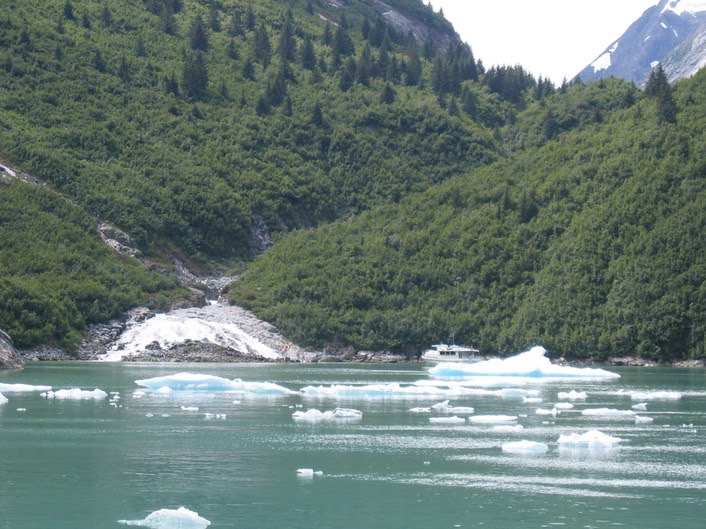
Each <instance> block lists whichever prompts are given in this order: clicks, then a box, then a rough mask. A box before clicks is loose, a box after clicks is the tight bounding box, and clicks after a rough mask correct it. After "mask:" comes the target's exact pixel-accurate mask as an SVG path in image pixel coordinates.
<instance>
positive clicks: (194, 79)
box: [181, 51, 208, 100]
mask: <svg viewBox="0 0 706 529" xmlns="http://www.w3.org/2000/svg"><path fill="white" fill-rule="evenodd" d="M181 86H182V88H183V90H184V96H186V97H188V98H191V99H196V100H199V99H203V98H204V97H205V96H206V89H207V88H208V71H207V69H206V61H205V60H204V57H203V53H201V52H200V51H199V52H196V53H195V54H189V55H188V56H187V57H186V58H185V60H184V72H183V75H182V82H181Z"/></svg>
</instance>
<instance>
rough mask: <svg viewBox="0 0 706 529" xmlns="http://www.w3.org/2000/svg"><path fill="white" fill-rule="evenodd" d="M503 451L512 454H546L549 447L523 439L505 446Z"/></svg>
mask: <svg viewBox="0 0 706 529" xmlns="http://www.w3.org/2000/svg"><path fill="white" fill-rule="evenodd" d="M502 450H503V452H508V453H511V454H544V453H545V452H546V451H547V450H549V447H548V446H547V445H545V444H544V443H538V442H536V441H527V440H525V439H523V440H522V441H513V442H510V443H505V444H503V446H502Z"/></svg>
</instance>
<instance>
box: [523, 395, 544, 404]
mask: <svg viewBox="0 0 706 529" xmlns="http://www.w3.org/2000/svg"><path fill="white" fill-rule="evenodd" d="M542 400H544V399H542V397H527V396H526V395H523V396H522V402H524V403H526V404H539V403H540V402H542Z"/></svg>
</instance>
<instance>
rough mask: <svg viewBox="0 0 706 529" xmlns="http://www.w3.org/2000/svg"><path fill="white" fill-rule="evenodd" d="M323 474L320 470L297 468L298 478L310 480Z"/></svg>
mask: <svg viewBox="0 0 706 529" xmlns="http://www.w3.org/2000/svg"><path fill="white" fill-rule="evenodd" d="M323 474H324V473H323V472H322V471H321V470H314V469H313V468H299V469H297V476H299V477H300V478H308V479H311V478H313V477H314V476H323Z"/></svg>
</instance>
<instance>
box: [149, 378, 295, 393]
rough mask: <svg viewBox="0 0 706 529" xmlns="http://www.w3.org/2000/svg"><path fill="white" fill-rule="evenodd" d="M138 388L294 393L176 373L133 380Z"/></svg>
mask: <svg viewBox="0 0 706 529" xmlns="http://www.w3.org/2000/svg"><path fill="white" fill-rule="evenodd" d="M135 384H137V385H138V386H143V387H146V388H147V389H150V390H152V391H164V388H168V389H169V390H170V391H211V392H216V391H218V392H220V391H227V392H242V393H254V394H267V395H278V394H281V395H291V394H293V393H294V391H292V390H290V389H287V388H285V387H282V386H280V385H278V384H274V383H272V382H246V381H243V380H240V379H233V380H230V379H227V378H223V377H217V376H214V375H201V374H197V373H177V374H175V375H167V376H163V377H154V378H145V379H142V380H135Z"/></svg>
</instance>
